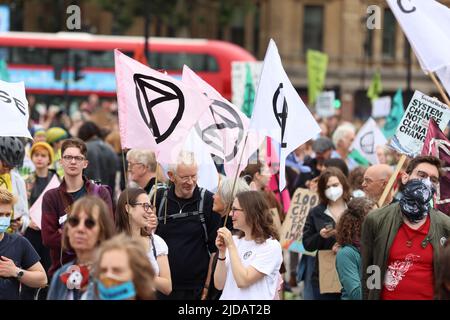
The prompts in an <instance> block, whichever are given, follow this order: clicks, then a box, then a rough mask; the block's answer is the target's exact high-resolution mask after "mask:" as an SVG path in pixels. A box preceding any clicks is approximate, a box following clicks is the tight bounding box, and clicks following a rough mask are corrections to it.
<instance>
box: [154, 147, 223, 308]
mask: <svg viewBox="0 0 450 320" xmlns="http://www.w3.org/2000/svg"><path fill="white" fill-rule="evenodd" d="M197 174H198V167H197V163H196V161H195V158H194V154H193V153H192V152H186V151H182V152H180V154H179V156H178V159H177V162H176V164H174V165H172V164H171V165H170V167H169V170H168V175H169V178H170V181H171V184H170V186H169V188H160V189H158V190H157V195H156V206H155V212H156V214H157V216H158V227H157V229H156V234H157V235H159V236H160V237H161V238H163V239H164V241H165V242H166V243H167V246H168V247H169V252H170V254H169V265H170V271H171V275H172V288H173V289H172V293H171V294H170V295H169V296H160V299H166V298H167V299H171V300H200V298H201V293H202V290H203V287H204V286H205V281H206V276H207V272H208V265H209V260H210V254H211V253H212V252H215V251H216V246H215V240H216V237H217V230H218V229H219V227H220V226H221V217H220V215H219V214H218V213H216V212H213V209H212V207H213V194H212V193H211V192H209V191H207V190H206V189H203V188H199V187H198V186H197V177H198V176H197Z"/></svg>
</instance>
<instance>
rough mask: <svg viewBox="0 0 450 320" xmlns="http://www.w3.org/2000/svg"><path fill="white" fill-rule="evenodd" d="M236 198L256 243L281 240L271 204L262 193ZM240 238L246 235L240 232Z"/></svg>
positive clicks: (246, 194) (247, 194)
mask: <svg viewBox="0 0 450 320" xmlns="http://www.w3.org/2000/svg"><path fill="white" fill-rule="evenodd" d="M236 198H237V199H238V201H239V205H240V206H241V207H242V209H243V211H244V213H245V221H246V223H247V225H249V226H250V228H251V230H252V234H251V236H252V238H253V239H254V240H255V242H256V243H258V244H261V243H264V241H266V240H267V239H269V238H270V237H272V238H274V239H276V240H279V235H278V232H277V230H276V229H275V226H274V223H273V218H272V215H271V213H270V208H269V204H268V203H267V201H266V198H265V195H264V193H263V192H262V191H245V192H241V193H238V194H237V196H236ZM238 236H239V238H242V237H243V236H244V233H243V232H239V233H238Z"/></svg>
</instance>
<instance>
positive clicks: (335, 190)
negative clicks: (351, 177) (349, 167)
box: [325, 186, 344, 201]
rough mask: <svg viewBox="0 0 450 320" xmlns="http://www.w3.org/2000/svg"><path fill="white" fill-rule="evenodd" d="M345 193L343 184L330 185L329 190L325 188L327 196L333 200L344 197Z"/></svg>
mask: <svg viewBox="0 0 450 320" xmlns="http://www.w3.org/2000/svg"><path fill="white" fill-rule="evenodd" d="M343 193H344V190H343V189H342V187H341V186H338V187H329V188H328V189H327V190H325V196H326V197H327V198H328V199H329V200H331V201H336V200H337V199H339V198H340V197H342V194H343Z"/></svg>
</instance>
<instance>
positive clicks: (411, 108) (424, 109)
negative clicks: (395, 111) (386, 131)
mask: <svg viewBox="0 0 450 320" xmlns="http://www.w3.org/2000/svg"><path fill="white" fill-rule="evenodd" d="M431 118H434V119H435V121H436V123H437V124H438V125H439V128H440V129H441V130H444V129H445V127H446V126H447V124H448V122H449V120H450V110H449V109H448V107H447V106H446V105H445V104H443V103H441V102H440V101H439V100H437V99H434V98H432V97H429V96H427V95H425V94H423V93H422V92H420V91H417V90H416V92H414V95H413V97H412V99H411V101H410V102H409V105H408V108H407V110H406V112H405V114H404V115H403V118H402V120H401V121H400V124H399V126H398V128H397V132H396V133H395V135H394V137H392V140H391V144H390V145H391V147H392V148H394V149H395V150H397V151H398V152H400V153H402V154H404V155H407V156H409V157H411V158H413V157H415V156H417V155H419V154H420V152H421V151H422V147H423V143H424V142H425V137H426V135H427V129H428V124H429V122H430V119H431Z"/></svg>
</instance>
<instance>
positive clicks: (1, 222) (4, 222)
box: [0, 216, 11, 233]
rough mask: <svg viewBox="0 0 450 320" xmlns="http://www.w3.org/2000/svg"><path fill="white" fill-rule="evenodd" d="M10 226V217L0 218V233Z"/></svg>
mask: <svg viewBox="0 0 450 320" xmlns="http://www.w3.org/2000/svg"><path fill="white" fill-rule="evenodd" d="M10 224H11V216H9V217H0V233H5V232H6V230H7V229H8V227H9V225H10Z"/></svg>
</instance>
